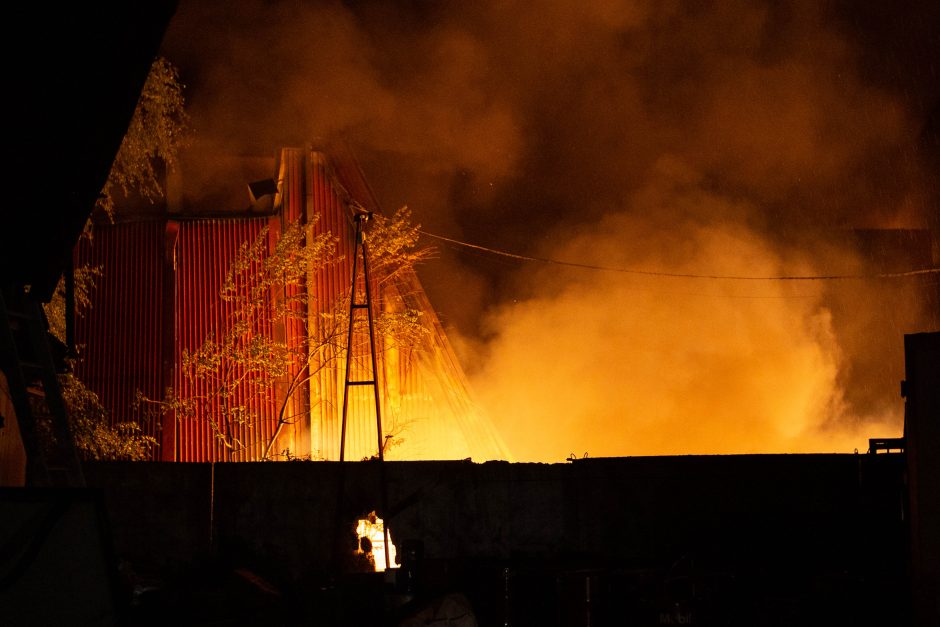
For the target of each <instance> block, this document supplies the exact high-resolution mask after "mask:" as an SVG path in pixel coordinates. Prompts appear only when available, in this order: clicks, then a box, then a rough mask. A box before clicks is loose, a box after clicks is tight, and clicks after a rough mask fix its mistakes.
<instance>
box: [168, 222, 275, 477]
mask: <svg viewBox="0 0 940 627" xmlns="http://www.w3.org/2000/svg"><path fill="white" fill-rule="evenodd" d="M267 223H268V220H267V219H266V218H259V219H233V220H200V221H189V222H183V223H181V224H180V225H179V239H178V242H177V257H176V264H177V271H176V290H175V291H176V298H175V326H176V339H177V342H176V355H175V358H176V364H177V371H176V376H175V379H174V382H173V384H174V387H175V389H176V390H177V394H178V395H179V397H180V398H189V399H197V401H198V402H197V403H196V405H195V415H194V416H193V417H185V418H182V417H181V419H180V420H178V422H177V429H178V437H177V442H178V454H177V460H178V461H246V460H256V459H260V457H261V453H262V451H263V447H264V445H265V444H266V443H267V441H268V440H270V438H271V436H272V435H273V429H274V424H275V422H276V418H275V412H276V403H275V399H274V394H273V390H272V389H270V388H268V387H266V386H263V385H256V384H252V383H245V384H242V385H239V386H237V387H235V388H230V389H229V390H228V394H227V395H226V394H219V391H220V389H222V388H221V386H220V382H219V381H218V380H217V379H215V378H213V377H212V372H211V371H210V372H209V374H208V376H207V377H205V378H194V377H187V376H186V375H185V373H184V372H183V369H182V367H181V364H182V358H183V351H189V352H192V351H195V350H197V349H198V348H199V346H200V345H201V344H202V343H203V342H204V341H205V340H206V339H207V338H209V337H213V338H215V339H216V340H219V339H221V338H223V337H224V336H225V334H226V332H227V331H228V330H229V329H230V328H231V324H232V321H233V315H234V314H235V311H236V304H235V303H234V302H228V301H225V300H223V299H222V298H221V297H220V296H219V292H220V290H221V288H222V284H223V282H224V281H225V277H226V274H227V272H228V269H229V267H230V265H231V264H232V262H233V261H234V260H235V256H236V255H237V254H238V250H239V248H240V247H241V246H242V245H243V244H251V243H252V242H253V241H254V240H255V238H257V237H258V236H259V235H260V234H261V231H262V229H263V228H264V226H265V225H266V224H267ZM253 330H254V331H255V332H262V333H266V334H268V335H270V334H271V333H272V329H271V328H270V327H269V326H263V323H262V326H257V325H256V326H255V327H254V329H253ZM219 369H220V371H222V370H225V371H226V372H227V375H226V376H228V377H230V380H234V379H238V378H239V377H242V376H244V375H245V374H246V373H245V369H244V368H241V367H240V366H239V365H238V364H235V363H230V362H228V361H223V363H221V364H220V366H219ZM223 404H227V406H228V408H229V409H231V408H233V407H245V408H246V409H247V413H248V415H249V416H252V417H255V418H256V420H254V421H252V423H249V424H238V423H237V422H235V421H232V420H227V419H226V418H225V413H224V412H223V411H222V409H223ZM213 423H215V425H216V426H213ZM221 434H225V435H226V437H230V438H232V439H233V442H234V440H237V441H238V442H239V443H241V445H238V446H236V447H235V448H234V449H231V448H228V447H226V446H224V445H223V442H222V440H221V439H220V437H219V435H221Z"/></svg>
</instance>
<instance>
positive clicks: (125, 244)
mask: <svg viewBox="0 0 940 627" xmlns="http://www.w3.org/2000/svg"><path fill="white" fill-rule="evenodd" d="M163 235H164V224H163V222H159V221H150V222H137V223H130V224H116V225H107V226H97V227H95V231H94V237H93V238H92V239H91V240H87V239H83V240H82V241H80V242H79V244H78V246H77V247H76V249H75V265H76V267H80V266H82V265H85V264H88V265H90V266H101V268H102V270H103V274H102V276H101V277H99V278H98V279H97V280H96V284H97V287H96V289H95V290H94V292H93V293H92V298H93V302H94V305H93V306H92V309H91V310H90V311H87V312H85V313H84V315H80V316H78V319H77V320H76V324H75V341H76V344H77V345H78V348H79V355H80V357H81V361H80V362H79V363H78V365H77V367H76V374H77V376H78V377H79V378H80V379H81V380H82V381H84V382H85V384H86V385H87V386H88V387H89V388H90V389H91V390H92V391H94V392H96V393H97V394H98V396H99V397H100V399H101V402H102V403H103V404H104V406H105V407H106V408H108V409H109V410H110V414H111V422H112V424H116V423H119V422H126V421H128V420H137V419H141V420H140V421H141V423H142V424H141V426H142V428H143V430H144V432H145V433H147V434H149V435H152V436H153V437H155V438H156V439H157V440H158V441H159V440H160V430H159V429H160V425H159V420H158V419H143V417H142V416H140V415H138V414H137V413H136V412H134V411H133V409H132V408H133V404H134V398H135V395H136V393H137V391H138V390H140V391H141V392H143V393H144V394H146V395H148V396H150V397H152V398H159V397H161V396H162V394H163V388H164V380H163V368H162V357H163V353H162V350H161V349H162V346H161V345H162V338H163V331H164V329H163V316H162V314H163V279H164V272H163ZM159 458H160V451H158V450H157V451H154V459H159Z"/></svg>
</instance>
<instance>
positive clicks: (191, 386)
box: [75, 148, 509, 461]
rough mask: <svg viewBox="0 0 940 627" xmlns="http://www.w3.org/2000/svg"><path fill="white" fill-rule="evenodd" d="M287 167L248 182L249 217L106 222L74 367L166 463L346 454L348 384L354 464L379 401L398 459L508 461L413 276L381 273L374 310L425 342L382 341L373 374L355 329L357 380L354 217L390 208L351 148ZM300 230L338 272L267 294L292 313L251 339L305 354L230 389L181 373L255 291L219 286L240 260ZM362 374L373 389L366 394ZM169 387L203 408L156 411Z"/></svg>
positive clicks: (369, 447) (85, 254) (320, 269)
mask: <svg viewBox="0 0 940 627" xmlns="http://www.w3.org/2000/svg"><path fill="white" fill-rule="evenodd" d="M279 161H280V163H279V170H278V176H277V180H276V181H274V180H271V181H268V182H266V183H265V182H263V181H262V182H260V183H258V184H253V185H250V186H249V191H250V193H251V199H252V205H251V207H250V208H249V209H248V210H246V211H242V212H240V213H238V214H234V213H227V214H220V213H213V214H188V215H187V214H183V213H179V212H172V211H170V212H163V211H160V212H157V213H156V214H150V215H135V216H134V217H125V218H122V219H119V220H118V221H117V223H115V224H102V225H99V226H97V227H96V228H95V232H94V236H93V238H91V239H89V240H86V241H83V242H81V243H80V244H79V246H78V247H77V248H76V252H75V261H76V265H78V266H84V265H87V266H91V267H98V266H102V267H103V268H104V270H103V273H102V276H101V278H100V280H99V285H98V286H97V288H96V289H95V290H94V291H93V292H92V294H91V299H92V304H91V307H90V311H89V312H88V313H87V315H85V316H81V317H79V318H78V320H77V325H76V327H77V328H76V341H77V344H78V346H79V348H80V354H81V357H82V358H81V360H80V362H79V364H78V366H77V374H78V376H79V377H80V378H81V379H82V380H84V381H86V382H87V384H88V385H89V387H90V388H91V389H92V390H94V391H95V392H97V393H98V394H99V396H100V398H101V400H102V402H103V404H104V405H105V406H106V407H107V408H108V410H109V411H110V413H111V416H112V420H113V422H115V423H119V422H124V421H127V420H139V421H142V422H143V426H144V429H145V430H146V431H147V432H148V433H149V434H151V435H152V436H153V437H155V438H156V439H157V440H158V441H159V442H160V446H159V450H158V451H157V452H156V454H155V458H156V459H160V460H165V461H223V460H239V461H247V460H259V459H269V458H272V457H278V456H280V457H286V458H312V459H339V458H340V443H341V439H342V438H341V435H342V434H341V429H342V422H343V417H344V416H343V411H342V408H343V404H344V394H345V393H346V392H347V391H348V402H347V404H348V408H349V410H348V414H349V415H348V420H347V424H348V429H347V433H346V440H345V451H344V454H345V458H346V459H362V458H366V457H370V456H374V455H377V453H378V451H377V448H378V445H377V440H376V437H377V435H378V434H377V432H376V429H377V420H376V416H375V412H376V409H375V408H374V394H377V395H378V397H379V399H380V401H381V406H380V412H381V416H382V418H381V420H382V425H381V426H382V432H383V434H384V437H383V447H384V452H385V453H386V454H387V455H388V456H389V457H390V458H392V459H464V458H473V459H475V460H480V461H482V460H487V459H508V458H509V452H508V451H507V449H506V447H505V445H504V444H503V443H502V441H501V439H500V436H499V434H498V433H497V432H496V431H495V429H494V428H493V427H492V425H491V424H490V422H489V420H488V418H487V417H486V416H485V415H484V413H483V411H482V410H481V409H480V408H479V407H478V406H477V405H476V404H475V403H474V402H473V399H472V396H471V394H470V390H469V386H468V382H467V380H466V377H465V375H464V373H463V371H462V370H461V367H460V364H459V363H458V362H457V359H456V357H455V354H454V351H453V349H452V348H451V345H450V343H449V342H448V339H447V336H446V334H445V333H444V329H443V327H442V325H441V323H440V321H439V320H438V318H437V315H436V314H435V311H434V309H433V307H432V306H431V304H430V302H429V301H428V299H427V296H426V295H425V293H424V291H423V289H422V287H421V285H420V283H419V281H418V278H417V275H416V274H415V273H414V271H413V269H412V268H406V269H404V270H403V271H401V272H398V273H397V274H396V275H395V276H394V277H393V278H392V279H390V280H379V279H374V280H373V284H374V285H373V287H374V288H375V289H374V290H373V294H374V296H373V299H374V303H372V308H373V309H374V310H375V312H376V317H377V318H378V317H380V316H381V315H382V314H390V315H394V314H395V313H396V312H397V313H402V312H410V313H411V315H412V316H413V319H414V320H416V321H417V322H416V324H417V325H418V327H419V328H418V329H417V333H416V334H415V335H416V339H415V341H413V342H411V343H409V344H408V345H407V346H404V345H401V344H400V343H396V342H395V341H394V339H393V338H391V337H390V336H388V335H386V336H384V337H383V336H382V334H381V333H379V334H378V337H377V340H376V349H375V351H376V370H377V372H376V373H374V374H375V375H376V376H374V377H373V373H372V372H371V366H370V365H369V363H368V357H369V351H368V350H366V351H365V352H361V351H358V350H357V349H356V348H355V347H356V346H358V345H359V344H361V341H362V338H363V337H367V336H368V334H364V331H363V330H361V329H360V330H357V331H356V333H355V337H354V340H353V341H354V344H353V346H354V350H353V357H352V363H351V364H350V366H351V367H350V368H349V373H350V375H349V376H350V377H351V379H352V381H353V383H352V384H350V385H346V381H347V377H346V376H345V373H346V372H347V368H346V350H345V349H346V347H345V338H344V336H345V329H346V325H345V324H344V320H343V319H342V315H341V314H342V312H344V311H351V310H349V309H348V299H349V297H350V290H351V278H352V267H353V261H354V259H356V258H357V252H358V251H357V249H356V245H355V238H354V231H355V229H354V226H353V219H352V216H353V213H354V212H355V211H357V210H365V211H370V212H379V207H378V203H377V202H376V200H375V198H374V196H373V194H372V192H371V191H370V188H369V186H368V184H367V183H366V181H365V179H364V177H363V175H362V172H361V170H360V168H359V167H358V165H357V164H356V162H355V160H354V159H353V158H351V157H349V156H348V155H347V154H346V153H344V152H342V151H340V150H336V151H334V152H333V153H331V154H327V153H326V152H321V151H318V150H315V149H293V148H291V149H284V150H282V151H281V154H280V159H279ZM261 183H265V185H262V184H261ZM292 224H300V225H306V228H307V237H309V238H316V237H327V238H331V239H334V240H335V246H336V250H335V255H334V256H333V259H332V261H331V263H329V264H326V265H323V266H317V267H313V266H311V267H310V271H309V273H308V274H309V276H308V277H307V280H306V281H304V283H305V284H304V285H300V286H292V287H287V288H283V289H282V290H281V291H280V292H278V290H277V289H271V290H268V291H267V292H266V293H265V294H263V295H262V296H261V301H262V302H261V303H260V307H261V308H262V309H264V310H266V311H272V309H273V308H276V307H278V306H279V303H280V304H284V303H288V302H289V303H292V304H291V305H289V306H291V307H294V308H295V311H293V314H294V315H292V316H289V317H287V318H285V319H278V320H275V317H268V318H266V319H263V320H260V319H259V320H256V321H255V323H253V324H255V325H256V326H254V327H253V328H252V329H250V330H249V333H248V335H252V334H255V335H258V336H262V335H263V336H265V337H269V338H270V340H271V341H272V342H274V343H276V344H277V345H278V346H280V347H282V349H283V350H285V351H287V352H289V353H291V354H295V355H297V354H301V353H303V354H305V355H309V357H310V359H309V360H306V361H305V360H300V361H298V362H296V363H293V364H292V365H291V366H290V367H289V368H288V371H285V372H282V373H279V374H277V375H273V374H272V373H271V372H270V371H268V372H263V373H260V374H259V373H258V372H255V375H258V376H253V377H251V376H249V374H248V373H246V372H245V371H244V370H241V371H239V374H238V375H237V376H239V377H242V379H241V380H242V381H244V382H245V384H244V385H237V386H233V387H231V388H229V389H227V390H226V391H225V392H222V393H220V389H221V388H218V387H216V388H213V385H217V384H218V383H219V382H218V381H217V380H215V381H213V380H212V379H211V378H206V377H204V376H202V377H200V376H196V377H193V376H191V375H192V371H189V372H188V373H187V371H186V370H187V366H186V364H190V365H192V363H193V362H192V360H193V359H195V358H196V356H197V355H198V354H199V351H200V348H201V347H204V346H205V342H206V341H207V338H213V337H214V338H216V339H219V338H221V337H223V336H224V335H225V333H226V332H227V330H230V329H231V328H232V327H231V325H232V324H234V323H235V322H236V318H237V316H238V315H239V313H238V311H237V307H238V305H237V303H238V302H239V298H240V297H241V296H244V295H245V294H246V293H247V292H245V290H248V289H249V286H248V283H243V284H239V285H240V287H237V288H235V289H236V291H238V290H241V291H242V292H241V293H240V294H235V295H234V296H233V297H232V298H223V297H222V296H221V295H220V292H221V291H222V289H223V287H224V284H225V282H226V278H227V276H228V275H229V272H230V270H231V268H232V266H233V264H235V263H236V261H237V259H238V257H239V254H240V252H242V253H243V252H244V251H246V250H248V248H249V247H251V246H256V247H258V248H257V251H258V252H259V254H260V255H261V256H267V255H269V254H272V253H273V251H274V249H275V248H276V246H277V242H278V241H279V237H280V236H281V235H282V234H283V233H284V232H285V231H286V230H288V229H290V228H291V225H292ZM259 238H262V239H261V240H259ZM298 296H302V298H297V297H298ZM301 302H302V303H303V305H300V303H301ZM300 306H302V307H303V308H304V309H305V310H304V311H300V310H297V307H300ZM257 325H261V326H257ZM356 326H357V328H358V327H359V326H361V325H356ZM327 327H329V328H327ZM312 334H316V335H317V338H318V339H317V340H316V341H317V342H319V344H318V345H317V346H316V347H312V346H306V344H307V343H308V342H310V343H313V342H314V340H312V339H311V338H312V337H313V335H312ZM365 348H366V349H368V346H366V347H365ZM308 351H309V352H308ZM314 353H315V354H314ZM235 361H237V359H236V360H235ZM242 366H244V363H242ZM233 367H236V368H237V366H233ZM246 377H247V378H250V381H249V380H248V379H247V378H246ZM370 377H372V378H371V379H370ZM364 380H372V381H375V385H372V386H363V385H356V382H361V381H364ZM168 389H169V390H172V393H171V394H170V397H171V398H173V399H176V400H177V401H180V399H183V400H187V399H188V400H189V401H192V399H199V400H200V402H199V403H198V405H199V406H198V407H196V408H194V407H193V404H192V403H190V404H189V405H187V406H186V407H188V408H189V410H191V411H185V410H184V408H183V405H184V404H183V403H181V402H177V403H176V404H175V405H174V404H173V403H170V404H166V403H163V404H159V403H154V402H153V401H154V400H166V398H168V397H167V395H166V391H167V390H168ZM141 399H146V400H144V402H143V403H141Z"/></svg>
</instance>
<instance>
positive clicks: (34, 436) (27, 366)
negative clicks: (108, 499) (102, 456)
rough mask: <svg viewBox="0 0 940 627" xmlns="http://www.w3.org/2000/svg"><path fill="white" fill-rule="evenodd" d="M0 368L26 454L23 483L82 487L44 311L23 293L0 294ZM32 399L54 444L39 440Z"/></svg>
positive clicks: (28, 484)
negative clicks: (43, 409) (42, 411)
mask: <svg viewBox="0 0 940 627" xmlns="http://www.w3.org/2000/svg"><path fill="white" fill-rule="evenodd" d="M0 367H2V369H3V373H4V374H5V375H6V378H7V387H8V388H9V391H10V399H11V401H12V402H13V408H14V409H15V411H16V419H17V423H18V425H19V430H20V437H21V439H22V441H23V448H24V449H25V451H26V485H27V486H68V487H84V485H85V478H84V474H83V473H82V467H81V462H80V460H79V458H78V452H77V450H76V448H75V442H74V440H73V438H72V432H71V430H70V429H69V421H68V410H67V409H66V406H65V400H64V399H63V397H62V388H61V387H60V386H59V379H58V373H57V372H56V368H55V362H54V360H53V356H52V350H51V348H50V346H49V339H48V331H47V323H46V316H45V312H44V311H43V309H42V304H41V303H39V302H38V301H37V300H35V299H34V298H30V296H29V294H27V293H26V292H25V291H23V290H21V289H9V290H0ZM30 397H33V399H36V400H39V401H42V402H43V403H44V404H45V406H46V408H47V410H48V415H49V418H50V421H51V425H50V426H51V435H52V438H51V440H52V441H48V442H44V441H43V437H42V435H41V434H40V429H39V425H38V424H37V416H36V411H35V410H34V407H33V400H31V398H30Z"/></svg>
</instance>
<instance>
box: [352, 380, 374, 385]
mask: <svg viewBox="0 0 940 627" xmlns="http://www.w3.org/2000/svg"><path fill="white" fill-rule="evenodd" d="M346 385H375V381H347V382H346Z"/></svg>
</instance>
